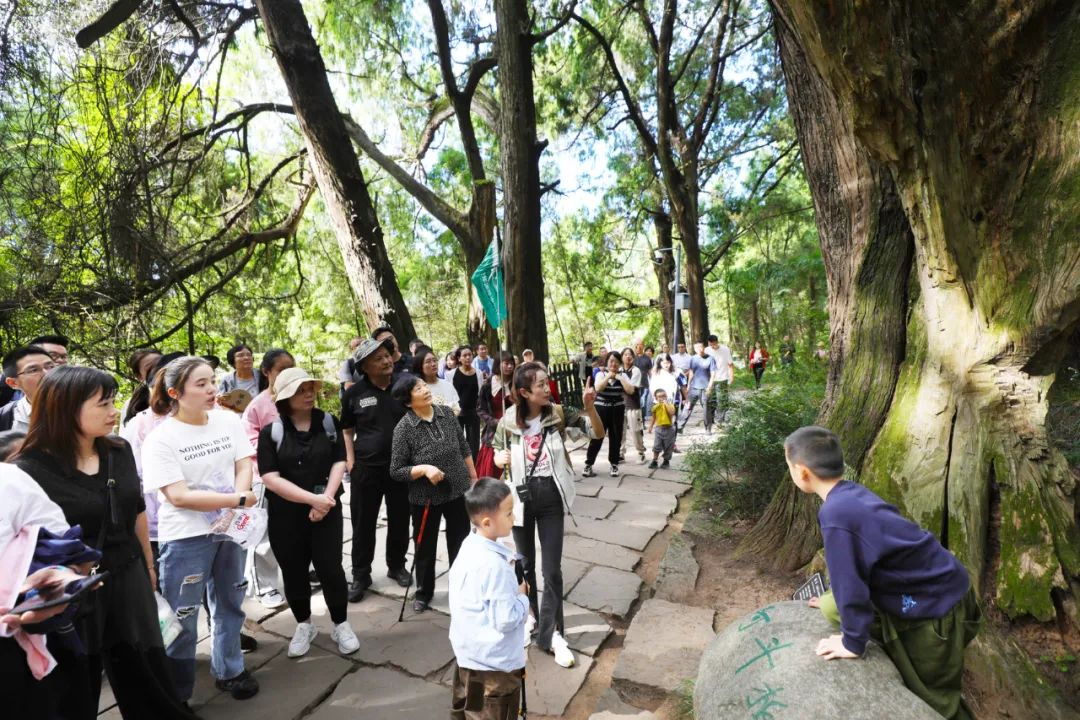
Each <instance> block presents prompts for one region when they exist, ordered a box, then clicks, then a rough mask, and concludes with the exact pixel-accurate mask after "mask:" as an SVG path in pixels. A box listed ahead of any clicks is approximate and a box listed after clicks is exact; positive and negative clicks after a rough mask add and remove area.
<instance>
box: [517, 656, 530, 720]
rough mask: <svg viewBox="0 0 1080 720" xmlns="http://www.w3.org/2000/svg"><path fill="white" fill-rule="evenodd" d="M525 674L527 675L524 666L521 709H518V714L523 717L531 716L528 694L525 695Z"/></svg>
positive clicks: (522, 671)
mask: <svg viewBox="0 0 1080 720" xmlns="http://www.w3.org/2000/svg"><path fill="white" fill-rule="evenodd" d="M525 676H526V672H525V669H524V668H522V670H521V709H520V710H519V711H518V715H520V716H521V717H522V718H523V719H524V718H528V717H529V703H528V701H527V700H526V695H525Z"/></svg>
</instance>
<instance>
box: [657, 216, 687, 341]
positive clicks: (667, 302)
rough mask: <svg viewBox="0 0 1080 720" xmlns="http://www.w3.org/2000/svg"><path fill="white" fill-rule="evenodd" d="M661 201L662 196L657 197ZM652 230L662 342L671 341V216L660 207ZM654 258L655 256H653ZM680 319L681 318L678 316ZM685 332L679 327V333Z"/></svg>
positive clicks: (672, 273) (672, 305)
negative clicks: (657, 258)
mask: <svg viewBox="0 0 1080 720" xmlns="http://www.w3.org/2000/svg"><path fill="white" fill-rule="evenodd" d="M658 200H660V201H662V200H663V198H658ZM652 221H653V231H654V232H655V233H656V247H657V248H658V249H659V250H662V251H663V252H662V253H660V261H659V262H656V263H653V271H654V272H655V273H656V285H657V289H658V290H659V293H658V295H657V298H658V299H659V303H660V314H661V316H662V317H663V318H664V342H668V343H670V342H671V339H672V332H673V331H674V323H675V304H674V299H675V293H674V292H673V291H672V290H671V288H669V287H668V285H669V284H670V283H673V282H674V281H675V255H674V253H673V252H672V242H671V216H670V215H668V214H667V212H665V211H664V209H663V208H662V207H660V208H657V209H656V210H654V211H653V212H652ZM653 259H654V260H655V259H656V258H653ZM680 320H681V318H680ZM684 332H685V330H684V328H683V327H682V326H681V322H680V327H679V335H680V336H681V335H682V334H683V333H684ZM671 352H675V346H674V345H672V346H671Z"/></svg>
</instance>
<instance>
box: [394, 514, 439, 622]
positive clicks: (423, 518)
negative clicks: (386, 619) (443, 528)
mask: <svg viewBox="0 0 1080 720" xmlns="http://www.w3.org/2000/svg"><path fill="white" fill-rule="evenodd" d="M429 510H431V500H428V501H427V502H425V503H424V514H423V515H422V516H420V532H418V533H417V534H416V546H415V547H414V548H413V556H412V567H411V568H409V584H408V585H406V586H405V596H404V597H403V598H401V612H399V613H398V618H397V620H398V622H401V621H402V620H404V619H405V603H406V602H408V600H409V588H411V587H412V579H413V573H414V572H415V571H416V556H417V555H419V554H420V543H422V542H423V541H424V528H425V527H427V516H428V511H429Z"/></svg>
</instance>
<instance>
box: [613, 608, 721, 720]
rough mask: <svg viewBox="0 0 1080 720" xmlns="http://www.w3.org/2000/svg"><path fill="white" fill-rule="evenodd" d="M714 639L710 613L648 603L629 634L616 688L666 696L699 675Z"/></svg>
mask: <svg viewBox="0 0 1080 720" xmlns="http://www.w3.org/2000/svg"><path fill="white" fill-rule="evenodd" d="M712 639H713V611H712V610H711V609H708V608H699V607H691V606H689V605H680V604H678V603H672V602H668V601H667V600H660V599H657V598H653V599H651V600H646V601H645V602H644V603H642V605H641V608H640V609H639V610H638V611H637V614H636V615H634V619H633V621H632V622H631V623H630V628H629V629H628V630H627V631H626V637H625V638H624V639H623V647H622V651H621V652H620V653H619V659H618V661H617V662H616V663H615V670H614V671H613V672H612V676H611V680H612V684H613V685H614V686H615V688H616V689H624V690H627V691H632V692H635V693H640V692H644V693H646V694H648V695H655V696H656V697H657V698H661V697H666V696H667V695H668V694H669V693H672V692H675V691H676V690H678V689H679V686H680V685H682V683H683V682H684V681H685V680H687V679H689V678H693V677H695V676H696V675H697V668H698V661H699V660H700V658H701V654H702V653H703V652H704V650H705V648H706V647H707V646H708V644H709V643H710V642H711V641H712ZM732 717H733V716H732Z"/></svg>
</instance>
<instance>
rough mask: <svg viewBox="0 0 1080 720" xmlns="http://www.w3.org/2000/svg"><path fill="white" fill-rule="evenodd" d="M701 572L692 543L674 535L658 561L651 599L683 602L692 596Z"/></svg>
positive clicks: (685, 537) (683, 537) (685, 538)
mask: <svg viewBox="0 0 1080 720" xmlns="http://www.w3.org/2000/svg"><path fill="white" fill-rule="evenodd" d="M700 571H701V568H700V566H699V565H698V562H697V560H695V559H694V543H693V541H692V540H690V539H688V538H687V536H686V535H675V536H673V537H672V538H671V541H670V542H669V543H668V546H667V550H666V551H665V552H664V557H663V558H661V560H660V569H659V570H658V571H657V575H656V583H655V584H654V585H653V589H654V591H655V592H654V593H653V597H657V598H660V599H661V600H670V601H671V602H683V601H684V600H686V598H687V597H689V596H690V595H693V593H694V587H695V586H696V585H697V578H698V573H699V572H700Z"/></svg>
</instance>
